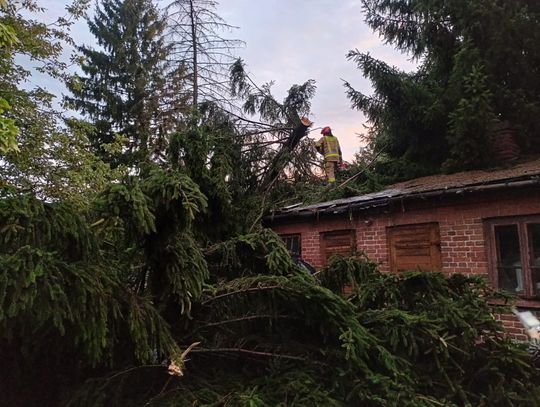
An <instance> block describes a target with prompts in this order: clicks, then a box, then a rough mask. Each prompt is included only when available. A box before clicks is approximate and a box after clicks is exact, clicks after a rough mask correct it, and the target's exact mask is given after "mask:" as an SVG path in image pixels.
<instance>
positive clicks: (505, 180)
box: [266, 159, 540, 222]
mask: <svg viewBox="0 0 540 407" xmlns="http://www.w3.org/2000/svg"><path fill="white" fill-rule="evenodd" d="M530 185H540V159H536V160H533V161H528V162H524V163H520V164H517V165H515V166H513V167H511V168H505V169H497V170H491V171H487V170H485V171H484V170H478V171H467V172H459V173H455V174H440V175H431V176H428V177H422V178H416V179H412V180H409V181H404V182H400V183H397V184H393V185H390V186H388V188H386V189H384V190H382V191H379V192H373V193H369V194H364V195H358V196H354V197H350V198H343V199H336V200H333V201H327V202H321V203H317V204H313V205H307V206H303V204H302V203H298V204H295V205H290V206H287V207H284V208H282V209H281V210H280V211H277V212H274V213H273V214H272V215H269V216H267V217H266V220H267V221H270V222H271V221H272V220H278V219H288V218H295V217H309V216H315V215H317V216H318V215H321V214H338V213H343V212H348V211H350V210H362V209H369V208H374V207H379V206H386V205H388V204H389V203H390V202H392V201H395V200H406V199H412V198H427V197H433V196H440V195H452V194H453V195H457V194H463V193H465V192H476V191H483V190H489V189H503V188H512V187H520V186H530Z"/></svg>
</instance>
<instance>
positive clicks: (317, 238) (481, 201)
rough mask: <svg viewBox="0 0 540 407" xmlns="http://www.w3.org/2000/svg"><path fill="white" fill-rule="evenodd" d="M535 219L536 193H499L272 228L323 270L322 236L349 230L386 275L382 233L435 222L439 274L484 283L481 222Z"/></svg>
mask: <svg viewBox="0 0 540 407" xmlns="http://www.w3.org/2000/svg"><path fill="white" fill-rule="evenodd" d="M525 215H540V190H539V189H538V188H535V189H527V190H515V189H514V190H510V189H508V190H502V191H498V192H484V193H474V194H467V195H457V196H456V195H453V196H444V195H443V196H440V197H437V198H430V199H429V200H416V201H403V202H399V203H394V204H393V205H392V206H389V207H386V208H385V209H383V210H381V209H379V210H377V211H373V210H371V211H370V210H364V211H359V212H350V213H343V214H339V215H334V216H330V217H328V216H325V217H322V216H317V214H314V216H312V217H310V218H307V219H306V218H304V219H302V218H296V219H295V218H291V219H289V220H288V223H278V224H272V225H271V227H272V229H274V230H275V231H276V232H277V233H279V234H300V235H301V251H302V258H303V259H304V260H305V261H307V262H308V263H310V264H312V265H313V266H315V267H322V266H324V256H323V255H322V253H321V236H322V234H323V233H324V232H329V231H336V230H345V229H354V230H355V233H356V246H357V247H356V248H357V250H358V251H363V252H365V253H366V254H367V256H368V257H369V258H370V259H372V260H374V261H376V262H377V263H379V270H381V271H382V272H387V271H389V248H388V242H387V228H388V227H391V226H399V225H408V224H419V223H431V222H437V223H438V224H439V230H440V243H441V259H442V271H443V272H444V273H463V274H467V275H471V274H473V275H482V276H485V277H486V278H488V271H489V264H488V258H487V256H488V254H487V246H486V237H485V236H484V235H485V232H484V224H485V221H487V220H489V219H494V218H499V217H506V216H525ZM518 305H520V306H523V307H524V308H525V307H526V308H531V309H540V301H522V302H519V303H518ZM503 323H504V324H505V326H506V327H507V328H508V332H510V333H511V334H512V335H513V336H515V337H516V338H519V339H524V332H523V331H522V329H521V325H520V323H519V322H518V321H517V319H516V317H514V316H513V315H509V316H504V318H503Z"/></svg>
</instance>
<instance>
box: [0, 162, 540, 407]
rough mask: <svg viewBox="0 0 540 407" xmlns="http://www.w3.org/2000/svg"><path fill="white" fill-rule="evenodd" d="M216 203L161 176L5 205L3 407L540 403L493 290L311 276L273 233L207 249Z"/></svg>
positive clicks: (369, 268)
mask: <svg viewBox="0 0 540 407" xmlns="http://www.w3.org/2000/svg"><path fill="white" fill-rule="evenodd" d="M205 205H206V200H205V197H204V196H203V195H201V193H200V192H199V190H198V188H197V186H196V185H195V184H194V183H193V182H192V181H191V180H190V178H189V177H187V176H185V175H183V174H182V173H181V172H177V171H173V170H163V169H160V168H154V169H152V170H150V171H149V172H148V173H147V175H146V176H145V177H139V178H134V177H128V178H126V179H125V180H124V181H123V182H120V183H115V184H112V185H111V186H110V187H109V188H108V189H107V190H106V191H105V192H104V193H103V194H102V195H100V196H99V198H98V199H97V201H96V203H95V205H94V206H93V208H92V209H91V210H89V211H88V212H86V213H81V212H80V209H77V210H75V209H73V208H71V206H70V205H68V204H63V203H48V202H44V201H41V200H39V199H36V198H35V197H31V196H11V197H7V198H5V199H3V200H2V201H1V202H0V222H1V225H2V246H1V247H2V249H1V251H0V265H1V268H0V270H1V273H0V302H1V308H0V309H1V313H0V326H1V330H0V332H1V334H0V357H1V360H2V365H3V366H5V367H6V368H5V369H2V373H1V379H2V380H1V381H0V383H2V389H1V390H2V394H3V397H5V398H4V399H5V400H8V401H9V402H11V404H13V405H28V404H32V403H36V402H37V401H38V400H40V402H42V404H43V403H44V404H46V405H62V404H66V403H68V404H69V405H77V406H79V405H89V406H96V405H119V406H120V405H141V406H142V405H155V406H166V405H179V406H184V405H185V406H192V405H200V406H210V405H224V406H238V405H240V406H243V405H245V406H308V405H331V406H332V405H334V406H348V405H368V406H393V405H400V406H441V405H444V406H463V405H471V406H473V405H474V406H479V405H485V406H488V405H489V406H509V405H516V406H518V405H527V406H530V405H537V404H534V403H537V400H538V399H539V394H538V390H537V384H538V380H539V376H538V372H537V371H536V370H535V369H534V368H533V366H532V364H531V360H530V357H529V355H528V354H527V352H526V351H525V349H524V347H523V346H521V345H519V344H516V343H513V342H512V341H510V340H509V339H507V338H506V337H505V335H504V333H503V331H502V327H501V325H500V323H499V322H498V321H496V320H495V319H494V317H493V313H494V312H499V311H504V310H501V309H496V308H492V307H491V306H489V305H488V303H487V302H486V299H487V298H489V297H491V296H493V295H494V293H493V292H491V291H490V290H489V289H488V288H487V287H486V285H485V283H484V282H483V281H482V280H481V279H478V278H468V277H464V276H461V275H456V276H452V277H450V278H447V277H445V276H443V275H442V274H439V273H424V272H409V273H402V274H381V273H379V272H378V271H377V267H376V265H375V264H374V263H372V262H370V261H369V260H368V259H366V258H364V257H362V256H359V257H357V258H339V257H337V258H335V259H333V261H332V262H331V263H330V265H329V266H328V267H327V268H325V269H323V270H321V271H319V272H318V273H317V274H315V275H311V274H309V272H308V271H307V270H305V269H304V268H302V267H300V266H297V265H296V264H294V263H293V262H292V261H291V258H290V257H289V255H288V253H287V251H286V249H285V247H284V246H283V244H282V243H281V241H280V239H279V237H278V236H277V235H276V234H275V233H273V232H271V231H269V230H263V231H261V232H260V233H254V234H250V235H241V236H238V237H236V238H233V239H231V240H229V241H225V242H222V243H219V244H215V245H212V246H209V247H207V248H202V247H201V246H200V244H199V243H198V242H197V239H195V238H194V236H193V230H192V227H193V220H194V217H196V216H197V214H198V213H201V211H204V208H205ZM344 287H345V288H344ZM186 349H189V351H186V353H185V354H184V355H182V356H178V355H180V354H181V353H182V351H183V350H186ZM171 360H174V361H175V363H176V365H177V366H179V369H180V372H181V376H169V375H168V374H167V366H168V364H169V362H170V361H171Z"/></svg>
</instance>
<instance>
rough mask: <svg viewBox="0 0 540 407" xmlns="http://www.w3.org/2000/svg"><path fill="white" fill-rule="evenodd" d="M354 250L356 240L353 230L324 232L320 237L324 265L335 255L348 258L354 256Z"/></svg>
mask: <svg viewBox="0 0 540 407" xmlns="http://www.w3.org/2000/svg"><path fill="white" fill-rule="evenodd" d="M355 250H356V239H355V233H354V230H351V229H348V230H336V231H332V232H325V233H322V235H321V252H322V257H323V261H324V263H325V264H327V263H328V260H329V259H330V257H332V256H333V255H335V254H339V255H341V256H350V255H352V254H354V252H355Z"/></svg>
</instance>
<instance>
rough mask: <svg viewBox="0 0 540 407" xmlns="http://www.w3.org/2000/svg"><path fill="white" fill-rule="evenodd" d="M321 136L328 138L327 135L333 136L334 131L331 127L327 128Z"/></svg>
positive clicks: (322, 131)
mask: <svg viewBox="0 0 540 407" xmlns="http://www.w3.org/2000/svg"><path fill="white" fill-rule="evenodd" d="M321 134H322V135H323V136H327V135H329V134H332V129H331V128H330V127H328V126H326V127H325V128H323V129H322V130H321Z"/></svg>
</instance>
